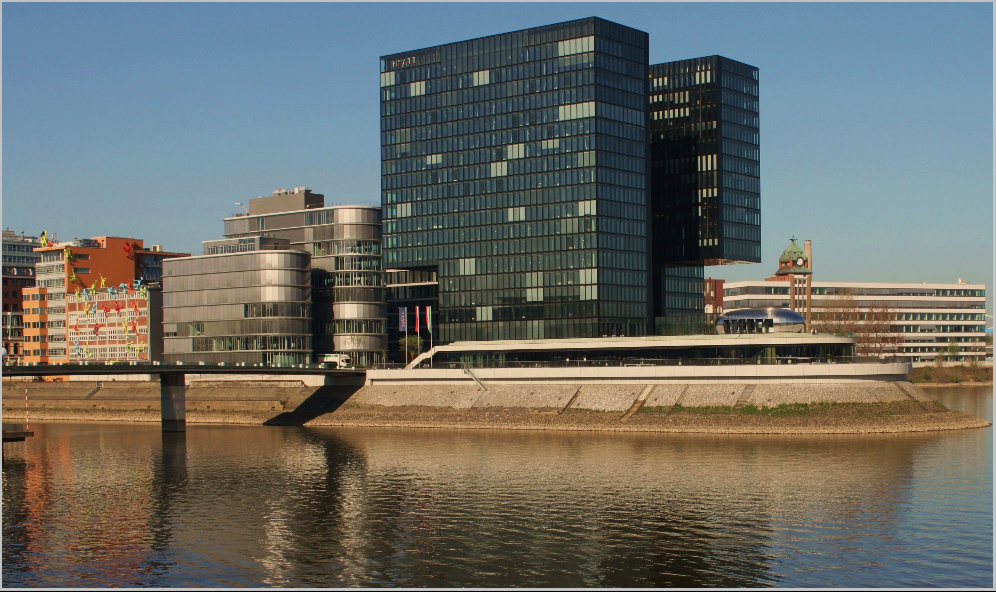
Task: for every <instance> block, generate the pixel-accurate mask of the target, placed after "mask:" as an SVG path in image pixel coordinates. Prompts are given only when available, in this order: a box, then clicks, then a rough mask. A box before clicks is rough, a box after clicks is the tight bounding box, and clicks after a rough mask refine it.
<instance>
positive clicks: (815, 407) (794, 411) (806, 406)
mask: <svg viewBox="0 0 996 592" xmlns="http://www.w3.org/2000/svg"><path fill="white" fill-rule="evenodd" d="M921 405H922V406H921ZM946 411H948V410H947V408H945V407H944V406H943V405H941V404H940V403H938V402H936V401H929V402H924V403H922V404H917V403H915V402H913V401H888V402H876V403H833V402H820V403H786V404H782V405H778V406H776V407H756V406H754V405H744V406H743V407H723V406H718V407H684V406H682V405H675V406H674V407H673V408H666V407H650V408H648V407H644V408H642V409H640V413H646V414H654V413H666V414H668V415H669V416H672V417H680V416H685V415H705V416H708V415H713V416H718V415H725V416H741V417H770V418H778V417H813V416H833V417H838V418H848V417H864V418H869V417H880V416H881V417H886V416H895V415H904V414H922V413H943V412H946Z"/></svg>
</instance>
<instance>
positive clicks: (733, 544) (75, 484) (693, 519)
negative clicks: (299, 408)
mask: <svg viewBox="0 0 996 592" xmlns="http://www.w3.org/2000/svg"><path fill="white" fill-rule="evenodd" d="M74 430H75V431H74ZM96 434H99V435H96ZM98 437H99V442H97V441H96V438H98ZM944 438H945V436H944V435H943V434H941V435H938V434H906V435H901V436H895V437H893V436H888V435H875V436H872V437H863V436H853V437H848V436H840V435H835V436H828V437H820V436H786V437H777V436H763V437H750V436H747V437H745V436H732V435H731V436H706V435H663V434H653V435H647V434H625V435H620V434H592V433H583V434H573V433H550V432H540V433H521V432H517V433H510V432H500V431H478V432H462V431H448V430H400V429H399V430H391V431H384V430H364V429H335V428H310V429H301V428H293V429H273V428H258V427H246V426H216V427H212V428H205V429H202V430H195V431H190V432H188V433H187V436H186V440H185V443H184V445H183V446H182V447H179V448H178V447H177V446H169V445H168V444H169V443H168V442H166V440H165V439H163V440H162V441H160V433H159V431H158V430H157V429H156V430H145V429H140V430H136V429H134V428H119V429H114V430H112V431H111V432H108V431H106V430H101V431H99V432H93V431H92V429H90V428H86V429H85V430H81V429H80V428H78V427H76V426H73V427H59V428H58V429H55V428H52V429H50V431H48V432H46V434H45V439H44V442H45V444H44V445H43V446H42V445H33V446H31V447H30V448H25V458H24V461H25V462H24V463H23V465H22V466H23V471H22V472H21V473H18V472H17V471H16V470H11V471H8V467H7V463H6V460H5V467H4V483H3V486H4V528H5V544H4V560H5V565H4V570H5V572H4V573H5V575H4V577H5V584H7V583H8V579H7V578H8V577H13V576H10V574H13V573H14V570H16V567H13V566H12V565H11V564H10V563H8V562H11V561H14V562H22V564H23V563H24V562H31V561H37V560H38V558H44V560H45V561H46V562H47V564H48V565H46V566H45V568H44V570H49V571H48V572H46V573H52V572H58V573H59V574H65V576H64V577H68V578H74V580H73V581H74V583H78V582H79V581H86V580H83V579H82V577H83V576H84V575H85V576H92V577H94V579H93V580H90V581H92V582H95V583H96V582H99V583H100V585H107V584H108V582H110V583H111V584H117V585H153V586H158V585H192V584H196V583H200V584H204V583H205V582H210V583H213V584H216V585H219V584H220V585H250V586H251V585H259V584H260V583H262V584H264V585H282V586H288V585H290V586H311V587H315V586H321V587H340V586H378V585H400V586H412V587H414V586H433V585H437V586H443V585H445V586H451V587H484V586H487V587H512V586H522V585H527V586H534V587H565V586H568V587H615V586H621V587H657V586H681V587H700V586H721V587H758V586H766V585H771V584H775V583H778V582H779V578H780V577H781V576H780V574H779V573H777V570H778V569H781V567H780V564H781V561H780V559H781V557H780V556H777V555H776V554H777V553H779V552H781V551H783V550H784V549H785V548H786V546H790V545H793V544H797V543H799V537H803V539H805V540H803V541H802V543H801V544H805V542H806V541H808V540H815V539H816V538H817V537H819V536H820V535H819V534H818V533H817V534H814V533H813V532H807V533H800V531H799V530H797V528H798V527H800V525H801V526H802V527H805V528H811V529H816V530H818V529H820V528H822V527H823V525H831V526H828V528H831V529H832V534H833V535H834V537H836V538H835V539H834V540H837V541H844V543H843V544H849V543H847V537H849V536H851V535H852V534H853V533H854V532H862V533H863V532H865V531H863V530H862V529H863V528H864V527H865V526H866V525H867V524H869V523H873V524H874V525H875V533H876V534H877V535H879V536H882V537H889V536H892V534H893V530H895V529H896V528H897V522H899V521H900V520H902V519H904V514H905V513H907V512H908V509H909V502H910V499H909V498H910V497H911V496H912V495H913V494H912V493H911V492H912V491H913V490H914V489H913V488H911V487H910V485H909V480H910V479H911V475H912V474H914V473H915V472H916V470H917V467H918V456H921V455H920V452H921V451H922V450H923V449H924V448H925V447H929V448H931V449H933V448H934V447H935V446H936V444H937V442H938V440H940V439H944ZM952 441H954V440H953V439H950V438H948V439H945V440H944V443H946V444H947V443H950V442H952ZM38 442H42V440H41V439H39V440H38ZM174 444H175V443H174ZM160 447H161V448H160ZM108 459H118V462H114V463H110V464H109V462H108ZM183 459H186V460H185V461H184V460H183ZM14 468H16V467H15V466H13V465H12V469H14ZM17 504H20V507H18V505H17ZM20 525H26V526H25V528H23V529H22V538H21V539H20V540H19V541H15V545H20V547H19V548H18V547H16V546H15V547H14V548H12V547H11V544H10V541H12V539H10V538H6V535H7V533H8V532H10V530H9V529H11V528H18V527H20ZM71 539H75V540H76V541H77V542H73V541H72V540H71ZM830 544H831V545H832V544H834V543H830ZM73 545H76V546H73ZM21 549H26V551H21ZM67 550H70V551H73V552H74V555H73V556H71V557H70V556H67ZM15 553H22V555H16V554H15ZM23 553H26V556H25V555H23ZM18 581H22V580H18Z"/></svg>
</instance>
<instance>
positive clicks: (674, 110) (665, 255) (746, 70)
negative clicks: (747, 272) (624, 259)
mask: <svg viewBox="0 0 996 592" xmlns="http://www.w3.org/2000/svg"><path fill="white" fill-rule="evenodd" d="M649 92H650V118H649V128H650V130H649V131H650V146H651V149H650V154H651V163H652V165H651V166H652V175H651V177H652V181H651V198H650V203H651V220H652V223H651V224H652V235H653V237H654V240H653V254H652V260H653V261H654V265H653V270H652V278H651V294H652V303H653V310H654V316H655V318H656V320H657V331H658V332H661V331H663V332H665V333H684V332H689V331H694V330H695V328H696V326H699V327H701V326H703V321H704V320H705V316H704V308H705V302H704V292H705V291H704V280H703V267H704V266H707V265H724V264H729V263H759V262H760V261H761V187H760V176H761V173H760V145H759V129H758V70H757V68H755V67H753V66H748V65H747V64H743V63H740V62H737V61H734V60H731V59H729V58H724V57H721V56H709V57H702V58H695V59H689V60H680V61H675V62H668V63H664V64H655V65H652V66H650V89H649ZM708 328H709V329H710V330H711V326H710V327H708Z"/></svg>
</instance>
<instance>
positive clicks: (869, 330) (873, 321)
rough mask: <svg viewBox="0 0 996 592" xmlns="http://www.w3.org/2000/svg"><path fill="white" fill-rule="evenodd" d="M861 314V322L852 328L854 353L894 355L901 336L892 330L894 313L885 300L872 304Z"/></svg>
mask: <svg viewBox="0 0 996 592" xmlns="http://www.w3.org/2000/svg"><path fill="white" fill-rule="evenodd" d="M862 316H863V317H864V318H863V319H862V320H863V322H861V323H859V324H858V325H857V326H855V329H854V337H855V338H856V339H857V345H856V347H855V350H856V353H858V354H859V355H869V356H876V357H879V358H884V357H887V356H894V355H895V353H896V350H897V349H898V346H899V342H900V340H901V339H902V338H901V336H900V335H899V334H898V333H895V332H893V330H892V321H893V320H895V313H894V312H893V311H892V309H890V308H889V305H888V304H887V303H886V302H881V303H878V304H872V305H871V306H870V307H868V310H867V311H866V312H864V313H863V315H862Z"/></svg>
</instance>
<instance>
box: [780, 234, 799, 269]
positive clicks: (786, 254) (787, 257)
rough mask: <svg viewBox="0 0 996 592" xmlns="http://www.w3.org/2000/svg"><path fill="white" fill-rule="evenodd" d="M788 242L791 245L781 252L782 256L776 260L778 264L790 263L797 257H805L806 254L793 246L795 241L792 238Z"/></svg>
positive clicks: (796, 246) (795, 245)
mask: <svg viewBox="0 0 996 592" xmlns="http://www.w3.org/2000/svg"><path fill="white" fill-rule="evenodd" d="M789 240H791V241H792V243H791V244H789V246H787V247H785V250H784V251H782V256H781V257H779V258H778V262H779V263H790V262H792V261H795V260H796V259H798V258H799V257H802V258H805V257H806V252H805V251H803V250H802V248H801V247H800V246H799V245H797V244H795V239H794V238H792V239H789Z"/></svg>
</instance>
